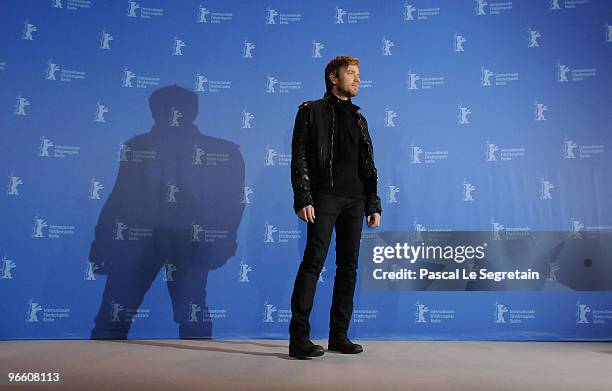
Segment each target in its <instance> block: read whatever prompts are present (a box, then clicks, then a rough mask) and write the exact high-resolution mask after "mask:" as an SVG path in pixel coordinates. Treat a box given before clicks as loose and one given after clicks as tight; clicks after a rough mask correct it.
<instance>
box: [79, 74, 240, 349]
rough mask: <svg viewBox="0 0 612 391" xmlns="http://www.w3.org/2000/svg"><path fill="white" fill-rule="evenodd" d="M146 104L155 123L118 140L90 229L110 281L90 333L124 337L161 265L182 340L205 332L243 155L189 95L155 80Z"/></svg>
mask: <svg viewBox="0 0 612 391" xmlns="http://www.w3.org/2000/svg"><path fill="white" fill-rule="evenodd" d="M149 106H150V108H151V112H152V115H153V119H154V120H155V124H154V125H153V127H152V128H151V130H150V131H149V132H147V133H144V134H141V135H137V136H135V137H133V138H132V139H130V140H129V141H127V142H126V143H124V144H121V146H120V150H119V154H118V159H119V161H120V167H119V174H118V176H117V181H116V182H115V186H114V188H113V191H112V193H111V194H110V196H109V198H108V200H107V201H106V204H105V205H104V208H103V209H102V212H101V213H100V217H99V220H98V224H97V226H96V229H95V239H94V241H93V243H92V245H91V250H90V256H89V258H90V262H92V263H93V268H94V270H95V273H97V274H105V275H107V280H106V286H105V288H104V294H103V297H102V303H101V305H100V309H99V311H98V314H97V316H96V318H95V325H94V328H93V330H92V331H91V338H92V339H126V338H127V336H128V333H129V330H130V326H131V324H132V320H133V318H134V317H135V316H137V310H138V307H139V306H140V305H141V303H142V301H143V299H144V296H145V294H146V292H147V291H148V290H149V288H150V287H151V284H152V282H153V281H154V279H155V277H156V276H157V275H158V273H159V271H160V269H163V279H164V280H165V281H166V283H167V287H168V292H169V293H170V298H171V301H172V307H173V308H172V309H173V314H174V321H175V322H177V323H178V324H179V337H180V338H210V337H211V336H212V322H211V318H210V316H209V313H208V307H207V305H206V281H207V277H208V272H209V271H210V270H212V269H216V268H219V267H221V266H223V265H224V264H225V263H226V262H227V260H228V259H229V258H230V257H232V256H233V255H234V254H235V252H236V247H237V241H236V231H237V229H238V225H239V224H240V219H241V217H242V212H243V209H244V204H243V203H242V202H241V196H242V187H243V184H244V161H243V158H242V155H241V153H240V151H239V149H238V145H236V144H234V143H231V142H229V141H226V140H223V139H219V138H213V137H209V136H206V135H203V134H202V133H200V132H199V130H198V128H197V127H196V126H195V125H194V124H193V121H194V120H195V118H196V116H197V114H198V96H197V95H196V94H195V93H193V92H191V91H189V90H187V89H185V88H182V87H178V86H166V87H162V88H159V89H158V90H156V91H154V92H153V93H152V94H151V97H150V98H149Z"/></svg>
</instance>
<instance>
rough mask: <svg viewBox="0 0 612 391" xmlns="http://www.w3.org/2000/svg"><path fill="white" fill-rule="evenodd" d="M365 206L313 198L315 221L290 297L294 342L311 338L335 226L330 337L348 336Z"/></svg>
mask: <svg viewBox="0 0 612 391" xmlns="http://www.w3.org/2000/svg"><path fill="white" fill-rule="evenodd" d="M364 207H365V206H364V201H362V200H359V199H355V198H347V197H337V196H331V195H325V194H320V195H316V196H314V209H315V222H314V223H312V224H311V223H308V234H307V240H306V248H305V250H304V257H303V259H302V262H301V263H300V268H299V270H298V273H297V276H296V278H295V284H294V287H293V294H292V296H291V323H290V324H289V335H290V337H291V339H292V340H302V339H305V338H310V323H309V321H308V319H309V317H310V312H311V310H312V303H313V300H314V295H315V290H316V286H317V281H318V279H319V274H320V273H321V270H322V269H323V264H324V263H325V258H326V257H327V250H328V248H329V244H330V241H331V236H332V230H333V229H334V227H335V229H336V276H335V279H334V291H333V298H332V305H331V309H330V319H329V335H330V337H334V336H341V335H347V333H348V326H349V322H350V320H351V316H352V313H353V296H354V294H355V282H356V279H357V259H358V257H359V242H360V239H361V229H362V226H363V218H364Z"/></svg>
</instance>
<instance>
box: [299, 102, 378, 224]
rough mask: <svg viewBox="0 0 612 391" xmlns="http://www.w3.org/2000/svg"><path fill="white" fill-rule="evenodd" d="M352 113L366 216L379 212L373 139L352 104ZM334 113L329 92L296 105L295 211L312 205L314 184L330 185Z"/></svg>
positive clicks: (315, 187) (365, 123)
mask: <svg viewBox="0 0 612 391" xmlns="http://www.w3.org/2000/svg"><path fill="white" fill-rule="evenodd" d="M353 113H354V115H355V116H356V117H357V124H358V125H359V128H360V129H361V137H360V142H361V143H363V144H362V147H363V148H360V151H363V152H362V153H360V154H359V160H358V169H359V177H360V178H361V181H362V182H363V188H364V193H365V198H366V200H365V215H366V216H369V215H371V214H373V213H382V209H381V206H380V197H379V196H378V190H377V187H378V173H377V171H376V166H375V165H374V150H373V147H372V139H371V138H370V133H369V132H368V122H367V121H366V119H365V117H364V116H363V115H362V114H361V113H360V112H359V106H357V105H355V104H353ZM335 121H336V113H335V110H334V106H333V104H332V103H331V95H330V94H329V93H326V94H325V95H324V96H323V98H322V99H318V100H314V101H307V102H304V103H302V104H301V105H300V106H299V110H298V112H297V115H296V117H295V126H294V128H293V140H292V142H291V185H292V187H293V209H294V211H295V213H297V212H298V211H299V210H300V209H302V208H303V207H305V206H307V205H313V200H312V194H313V192H315V193H316V190H317V187H319V186H321V185H328V186H332V187H333V185H334V184H333V174H332V173H333V169H334V168H333V161H334V149H333V140H334V125H335Z"/></svg>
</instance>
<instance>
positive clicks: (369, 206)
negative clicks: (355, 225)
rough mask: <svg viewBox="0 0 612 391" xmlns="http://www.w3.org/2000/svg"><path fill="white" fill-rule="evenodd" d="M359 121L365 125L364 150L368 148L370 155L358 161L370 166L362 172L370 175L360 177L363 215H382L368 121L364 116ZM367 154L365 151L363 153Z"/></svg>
mask: <svg viewBox="0 0 612 391" xmlns="http://www.w3.org/2000/svg"><path fill="white" fill-rule="evenodd" d="M361 119H362V120H363V121H364V123H365V124H366V131H365V132H364V133H365V137H366V139H365V145H366V148H370V151H369V153H370V154H371V157H372V159H371V160H368V159H360V161H362V162H364V164H369V165H371V166H370V167H363V169H362V170H361V171H362V172H369V173H370V175H367V176H364V177H362V180H363V191H364V193H365V197H366V200H365V215H366V216H370V215H372V214H374V213H379V214H382V207H381V203H380V197H379V196H378V171H377V170H376V164H375V163H374V145H373V144H372V139H371V138H370V133H369V131H368V121H367V120H366V119H365V117H364V116H361ZM365 152H366V153H367V151H365Z"/></svg>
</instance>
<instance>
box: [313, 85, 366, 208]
mask: <svg viewBox="0 0 612 391" xmlns="http://www.w3.org/2000/svg"><path fill="white" fill-rule="evenodd" d="M331 96H332V102H333V105H334V112H335V121H334V140H333V141H334V147H333V152H334V159H333V180H334V186H333V187H331V186H325V187H322V188H321V189H319V193H322V194H331V195H336V196H342V197H350V198H357V199H361V200H365V194H364V191H363V183H362V182H361V179H360V178H359V171H358V159H359V153H360V150H359V149H360V146H361V143H360V139H361V131H360V129H359V125H358V124H357V116H356V115H355V113H354V112H353V111H354V110H353V104H352V102H351V99H350V98H349V99H347V100H341V99H338V98H337V97H336V96H335V95H331Z"/></svg>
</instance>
